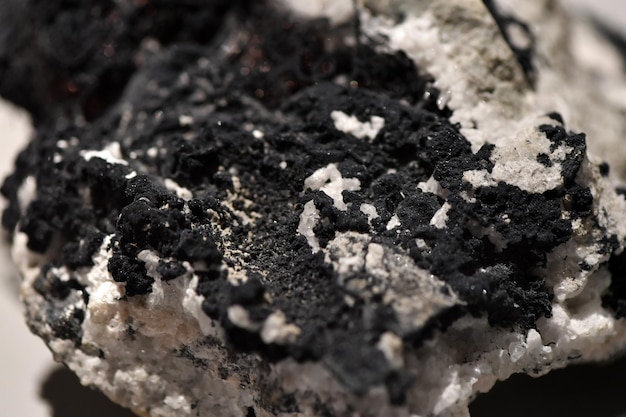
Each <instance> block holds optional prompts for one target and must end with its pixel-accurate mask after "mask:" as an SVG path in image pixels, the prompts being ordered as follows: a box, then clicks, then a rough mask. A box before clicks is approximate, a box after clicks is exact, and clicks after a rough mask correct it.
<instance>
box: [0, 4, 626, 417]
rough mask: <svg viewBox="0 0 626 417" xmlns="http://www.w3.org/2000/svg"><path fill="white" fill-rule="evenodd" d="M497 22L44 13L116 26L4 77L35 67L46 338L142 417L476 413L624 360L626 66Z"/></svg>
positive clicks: (396, 11) (36, 261)
mask: <svg viewBox="0 0 626 417" xmlns="http://www.w3.org/2000/svg"><path fill="white" fill-rule="evenodd" d="M323 3H324V2H319V4H320V5H322V6H323ZM505 3H506V2H492V1H485V2H484V3H483V2H480V1H478V0H454V1H450V0H448V1H443V0H435V1H429V2H403V1H399V0H396V1H393V0H391V1H373V2H367V3H366V5H361V6H359V7H358V12H357V14H356V15H355V14H354V9H353V5H352V2H351V1H346V0H343V1H340V2H333V7H334V8H333V9H332V10H333V11H332V13H331V15H330V16H325V17H329V18H332V19H330V20H329V19H325V18H322V17H324V16H320V15H323V14H324V13H326V12H329V10H331V9H328V8H325V7H319V8H316V7H310V8H304V9H303V8H302V7H301V5H300V3H298V2H292V1H288V0H282V1H280V2H276V3H272V2H263V3H262V2H258V3H252V2H232V4H231V2H229V3H226V2H216V3H215V5H216V6H211V7H208V8H205V7H206V6H201V5H195V3H193V2H191V3H187V2H186V3H185V5H184V6H180V7H179V9H180V10H179V9H176V13H174V14H171V15H170V14H168V13H166V12H165V8H166V7H167V2H163V3H162V4H161V3H156V2H155V3H154V4H152V3H150V2H146V3H137V2H124V1H121V2H107V1H102V2H100V3H98V4H97V5H90V6H84V5H82V4H81V5H76V6H75V7H73V8H70V9H67V11H66V12H64V13H61V14H58V15H54V14H52V15H54V16H55V17H54V18H49V17H50V16H52V15H51V14H50V13H52V11H54V10H55V9H54V7H55V6H54V5H55V4H56V2H52V3H51V2H47V3H46V5H48V6H47V7H46V8H37V7H36V5H35V4H34V3H31V4H29V6H28V8H27V10H26V11H25V12H21V13H24V14H26V15H29V16H30V14H29V13H32V18H31V19H30V20H29V22H30V23H29V25H27V29H28V31H36V30H40V29H41V30H45V31H46V33H48V36H49V37H50V39H52V40H55V39H65V37H67V36H69V32H68V30H69V28H76V30H78V31H79V33H83V31H87V32H89V31H88V30H87V26H85V24H84V22H85V23H86V20H84V19H83V17H84V16H97V17H98V18H101V20H99V21H101V22H102V23H101V24H99V25H96V26H97V27H98V29H97V30H96V29H93V30H94V31H95V32H93V33H91V32H89V33H87V32H85V35H84V38H80V39H79V38H77V39H74V42H77V43H78V44H79V45H80V48H79V50H80V51H81V54H82V55H80V56H75V54H74V55H72V54H66V53H65V52H64V51H65V50H62V51H61V52H59V53H58V56H57V55H51V54H50V49H49V48H48V49H46V48H44V47H42V45H43V44H42V42H45V40H44V39H41V38H32V37H27V36H23V35H19V34H18V35H14V36H17V37H18V39H19V42H18V43H17V45H19V48H21V49H20V50H21V51H22V52H23V55H22V58H23V60H20V61H18V63H19V65H18V64H17V63H11V62H9V63H4V64H3V65H4V67H3V69H2V70H3V71H4V74H5V75H6V76H8V77H9V79H12V80H15V82H14V83H13V84H11V85H10V86H7V85H6V84H3V85H2V86H1V89H0V91H1V92H3V94H6V95H8V96H11V94H13V93H14V92H15V91H17V90H16V89H19V88H20V82H21V81H20V76H21V74H20V73H19V71H20V70H23V69H24V68H29V69H31V70H32V71H43V70H45V71H46V76H45V79H41V80H40V81H41V83H40V84H41V85H39V87H40V89H37V90H35V91H33V92H32V93H30V94H31V95H30V96H28V95H26V96H25V97H24V100H23V101H22V103H23V104H24V103H26V105H31V107H30V110H31V111H33V112H34V113H35V115H36V120H37V124H38V131H37V134H36V136H35V137H34V138H33V140H32V142H31V143H30V145H29V147H28V148H27V149H26V150H24V152H23V153H22V154H21V155H20V157H19V159H18V161H17V164H16V170H15V173H14V174H13V175H12V176H10V177H9V178H8V179H7V180H6V182H5V184H4V186H3V188H2V192H3V194H4V195H5V197H6V198H7V199H8V200H9V202H10V205H9V207H8V208H7V210H6V211H5V213H4V216H3V225H4V227H5V228H6V229H7V230H9V231H10V232H11V233H12V237H13V258H14V260H15V262H16V263H17V265H18V266H19V268H20V270H21V273H22V275H23V284H22V296H23V299H24V303H25V305H26V315H27V321H28V324H29V326H30V327H31V329H32V330H33V331H34V332H35V333H36V334H38V335H39V336H40V337H41V338H42V339H43V340H44V341H45V342H46V343H47V345H48V346H49V348H50V349H51V351H52V352H53V354H54V356H55V358H56V359H57V360H58V361H61V362H63V363H65V364H66V365H67V366H68V367H69V368H70V369H72V370H73V371H74V372H75V373H76V374H77V375H78V376H79V377H80V379H81V382H82V383H83V384H85V385H91V386H94V387H96V388H98V389H100V390H101V391H103V392H104V393H105V394H106V395H108V396H109V397H110V398H112V399H113V400H114V401H116V402H118V403H120V404H122V405H124V406H126V407H129V408H131V409H132V410H134V411H135V412H136V413H138V414H139V415H146V416H153V417H156V416H177V417H179V416H217V417H219V416H228V417H230V416H246V417H251V416H282V417H286V416H294V417H295V416H337V417H339V416H362V417H365V416H383V415H384V416H398V417H400V416H406V417H408V416H468V415H469V413H468V410H467V405H468V402H469V401H471V399H472V398H473V397H474V396H475V395H476V394H477V393H479V392H486V391H488V390H489V389H490V388H491V387H492V386H493V385H494V384H495V382H496V381H497V380H502V379H506V378H507V377H508V376H510V375H511V374H513V373H516V372H525V373H528V374H531V375H535V376H538V375H541V374H544V373H546V372H548V371H550V370H551V369H555V368H559V367H563V366H566V365H568V364H570V363H576V362H581V361H591V360H602V359H606V358H609V357H611V356H613V355H615V354H616V353H617V352H619V351H621V350H623V349H624V347H625V346H624V345H626V336H625V333H626V325H625V324H624V320H623V319H622V317H623V316H625V315H626V307H625V306H626V290H625V288H626V286H625V285H624V283H623V281H624V273H623V271H624V268H625V267H624V262H625V261H624V255H622V251H623V247H624V238H625V237H626V217H625V216H624V213H626V201H625V199H624V197H623V193H622V192H621V191H619V190H620V179H621V178H623V174H624V172H625V171H624V170H625V167H624V164H623V162H621V161H623V160H624V159H623V152H624V149H625V147H623V146H618V145H617V142H618V141H619V140H620V137H623V136H624V134H625V133H626V122H625V121H624V120H623V117H622V116H621V115H622V114H623V113H620V112H623V110H624V108H625V107H626V106H625V103H624V100H623V97H624V96H623V95H622V96H620V95H619V94H612V95H608V96H607V95H603V94H601V93H600V90H602V89H604V88H607V87H610V88H612V89H613V91H624V88H625V87H624V86H626V83H625V80H624V71H623V68H622V67H620V66H623V62H624V60H623V58H624V56H623V55H622V56H620V55H619V51H618V50H617V49H611V48H613V47H612V44H610V43H609V42H608V41H602V40H599V39H601V35H600V34H598V33H596V32H594V30H595V29H594V28H593V27H591V26H590V25H589V24H588V23H586V22H585V21H584V20H581V19H579V18H575V17H570V16H568V14H567V13H566V11H564V10H563V9H562V8H560V7H553V4H552V3H551V2H548V1H539V2H533V3H532V4H530V2H527V3H523V4H519V5H517V4H516V6H515V9H513V10H508V9H507V8H506V4H505ZM177 4H178V3H177ZM316 4H317V3H316ZM170 6H171V5H170ZM318 17H319V18H318ZM137 22H139V23H137ZM70 23H71V25H70ZM355 23H358V25H357V26H356V29H355ZM209 24H215V26H211V30H210V31H208V32H206V31H203V30H201V28H205V27H208V26H207V25H209ZM72 25H73V26H72ZM539 26H541V27H542V28H543V29H542V32H541V33H539V32H538V31H537V27H539ZM9 32H10V31H9ZM568 33H573V34H574V37H573V38H572V39H574V40H579V38H577V37H576V36H579V37H580V39H583V40H585V41H589V42H592V41H593V42H604V43H602V45H603V47H604V48H606V50H607V51H609V52H607V53H610V54H612V55H610V56H608V57H605V59H606V60H607V61H606V62H607V64H606V65H603V66H597V65H596V66H594V65H593V60H591V59H589V58H588V57H586V56H584V54H583V53H582V52H581V51H580V50H579V49H578V47H579V45H578V44H577V43H573V42H570V41H571V39H570V38H569V37H568ZM355 34H358V39H356V38H355ZM5 38H6V39H9V38H10V37H5ZM0 45H1V46H2V49H1V50H0V55H2V54H7V51H8V50H9V49H8V47H7V44H6V42H5V43H3V44H0ZM44 46H45V45H44ZM102 48H104V49H102ZM102 54H104V55H102ZM107 54H108V55H107ZM611 57H613V59H612V60H611ZM79 58H80V59H79ZM620 59H621V61H620ZM3 62H4V61H3ZM118 64H119V65H121V66H122V67H123V68H124V71H119V68H118V69H116V68H117V67H116V65H118ZM104 74H109V75H110V76H111V77H113V78H107V76H105V75H104ZM58 79H63V80H64V81H63V82H64V83H65V84H63V85H64V86H65V87H63V88H65V89H66V90H67V89H68V88H69V90H72V89H74V88H75V91H74V93H73V94H69V95H68V94H64V93H63V91H61V92H59V91H58V90H55V89H54V88H53V84H54V82H53V81H54V80H58ZM111 79H114V81H111ZM51 80H52V81H51ZM68 86H69V87H68ZM71 86H73V87H72V88H70V87H71ZM63 88H62V89H63ZM620 89H621V90H620ZM69 90H68V91H69ZM70 92H71V91H70ZM45 97H47V99H44V98H45ZM46 100H49V101H46ZM29 103H30V104H29ZM33 103H34V104H33ZM90 103H92V104H93V103H97V104H98V106H96V107H92V106H91V104H90ZM582 132H586V133H588V136H586V135H585V133H582ZM603 161H608V162H609V164H607V163H605V162H603ZM609 166H611V167H612V170H611V172H609Z"/></svg>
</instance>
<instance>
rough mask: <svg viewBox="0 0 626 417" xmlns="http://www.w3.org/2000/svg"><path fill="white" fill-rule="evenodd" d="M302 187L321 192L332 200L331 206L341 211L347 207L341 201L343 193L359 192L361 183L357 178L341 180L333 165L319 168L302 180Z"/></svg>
mask: <svg viewBox="0 0 626 417" xmlns="http://www.w3.org/2000/svg"><path fill="white" fill-rule="evenodd" d="M304 187H305V188H310V189H312V190H314V191H317V190H319V191H322V192H324V193H325V194H326V195H327V196H329V197H330V198H332V199H333V205H334V206H335V207H336V208H338V209H339V210H341V211H346V210H347V209H348V206H347V205H346V203H344V201H343V195H342V193H343V192H344V191H359V190H360V189H361V181H359V179H358V178H343V177H342V176H341V172H340V171H339V169H338V168H337V165H335V164H328V165H327V166H326V167H324V168H320V169H318V170H317V171H315V172H314V173H313V174H311V175H310V176H309V177H307V178H306V179H305V180H304Z"/></svg>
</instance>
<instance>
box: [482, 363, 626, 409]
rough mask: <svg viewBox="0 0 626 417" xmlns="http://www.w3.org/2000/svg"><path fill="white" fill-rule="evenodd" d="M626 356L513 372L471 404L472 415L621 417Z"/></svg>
mask: <svg viewBox="0 0 626 417" xmlns="http://www.w3.org/2000/svg"><path fill="white" fill-rule="evenodd" d="M625 387H626V357H622V358H620V359H618V360H616V361H614V362H608V363H602V364H586V365H576V366H571V367H569V368H565V369H560V370H556V371H553V372H550V373H549V374H548V375H545V376H542V377H540V378H531V377H529V376H528V375H524V374H518V375H513V376H512V377H511V378H509V379H508V380H506V381H503V382H498V383H497V384H496V385H495V387H493V389H492V390H491V391H489V392H488V393H486V394H481V395H479V396H478V398H476V400H475V401H474V402H473V403H472V404H471V405H470V413H471V416H472V417H501V416H507V417H529V416H532V417H556V416H571V417H624V416H626V391H625Z"/></svg>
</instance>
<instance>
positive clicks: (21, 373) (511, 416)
mask: <svg viewBox="0 0 626 417" xmlns="http://www.w3.org/2000/svg"><path fill="white" fill-rule="evenodd" d="M0 1H2V0H0ZM529 1H532V0H529ZM566 2H567V3H570V4H572V5H573V6H575V7H579V8H583V9H586V10H590V11H592V12H593V14H595V15H596V16H597V17H599V18H600V19H601V20H603V21H605V22H607V23H608V24H609V25H610V26H613V27H614V28H615V29H617V30H621V31H622V32H623V33H624V34H625V35H626V0H567V1H566ZM27 121H28V115H26V114H25V113H24V112H21V111H19V110H18V109H16V108H14V107H13V106H11V105H10V104H8V103H6V102H4V101H2V100H0V178H4V177H5V176H6V175H7V174H9V173H10V171H11V167H12V161H13V159H14V157H15V155H16V153H17V152H18V150H19V149H20V148H21V147H22V146H24V143H25V141H26V138H27V137H28V135H29V134H30V128H29V127H28V123H27ZM3 204H4V202H3ZM17 287H18V277H17V274H16V271H15V269H14V268H13V267H12V265H11V262H10V260H9V255H8V248H7V247H6V244H3V245H2V246H0V417H83V416H89V417H105V416H106V417H130V416H132V414H131V413H130V412H128V411H126V410H123V409H121V408H119V407H117V406H115V405H113V404H112V403H110V402H109V401H108V400H107V399H106V398H105V397H104V396H103V395H101V394H98V393H96V392H93V391H90V390H89V389H86V388H83V387H81V386H80V385H79V383H78V381H77V380H76V379H75V378H74V377H73V376H72V374H71V373H70V372H69V371H67V370H65V369H64V368H63V367H61V366H60V365H57V364H55V363H54V362H53V361H52V358H51V355H50V352H49V351H48V350H47V349H46V347H45V346H44V344H43V342H41V341H40V340H39V339H38V338H36V337H35V336H33V335H32V334H30V332H29V331H28V329H27V328H26V325H25V324H24V321H23V318H22V312H21V306H20V304H19V300H18V289H17ZM624 375H626V360H623V361H620V362H618V363H615V364H612V365H610V366H605V367H597V366H591V367H582V368H579V369H573V370H566V371H557V372H555V373H554V375H549V376H547V377H544V378H541V379H539V380H537V381H532V383H531V382H530V379H529V378H525V377H515V378H513V379H512V380H511V381H510V382H506V383H504V384H501V385H500V386H497V387H496V388H495V390H496V391H497V392H495V393H494V394H495V395H493V398H492V396H490V395H489V394H487V395H485V396H484V397H481V398H479V400H478V401H477V402H476V403H475V405H473V407H472V417H490V416H493V417H496V416H502V415H506V416H507V417H516V416H520V417H522V416H531V415H533V417H543V416H551V417H555V416H571V417H617V416H621V417H625V416H626V396H625V393H626V391H624V392H621V391H623V390H624V389H626V382H624V381H626V379H625V378H624ZM581 381H582V382H581ZM565 404H569V405H565ZM589 407H590V408H589ZM381 417H384V416H381Z"/></svg>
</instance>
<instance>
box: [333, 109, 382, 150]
mask: <svg viewBox="0 0 626 417" xmlns="http://www.w3.org/2000/svg"><path fill="white" fill-rule="evenodd" d="M330 117H331V119H333V122H334V123H335V129H337V130H339V131H341V132H344V133H348V134H350V135H352V136H354V137H357V138H359V139H363V138H365V137H367V138H369V140H370V142H371V141H373V140H374V138H376V136H377V135H378V132H380V131H381V129H382V128H383V127H385V119H383V118H382V117H380V116H371V117H370V121H369V122H361V121H360V120H359V119H357V117H356V116H350V115H347V114H346V113H344V112H342V111H340V110H334V111H332V112H331V113H330Z"/></svg>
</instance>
